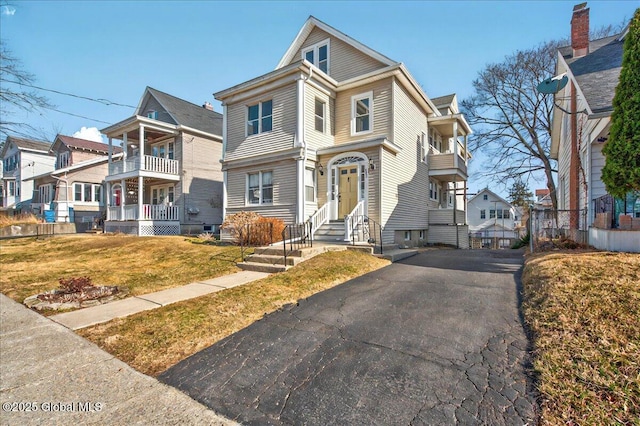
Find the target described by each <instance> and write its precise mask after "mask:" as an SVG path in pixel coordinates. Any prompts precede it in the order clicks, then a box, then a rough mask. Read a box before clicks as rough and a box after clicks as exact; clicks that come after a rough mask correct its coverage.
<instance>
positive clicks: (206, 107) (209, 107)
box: [202, 102, 213, 111]
mask: <svg viewBox="0 0 640 426" xmlns="http://www.w3.org/2000/svg"><path fill="white" fill-rule="evenodd" d="M202 108H204V109H208V110H209V111H213V105H212V104H211V102H205V103H204V104H203V105H202Z"/></svg>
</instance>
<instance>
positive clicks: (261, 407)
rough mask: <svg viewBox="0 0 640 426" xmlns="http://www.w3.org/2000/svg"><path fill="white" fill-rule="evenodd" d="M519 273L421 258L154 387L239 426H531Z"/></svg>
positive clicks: (348, 286) (316, 302)
mask: <svg viewBox="0 0 640 426" xmlns="http://www.w3.org/2000/svg"><path fill="white" fill-rule="evenodd" d="M522 264H523V258H522V251H514V250H506V251H489V250H455V251H453V250H436V251H426V252H423V253H420V254H418V255H417V256H414V257H412V258H409V259H406V260H404V261H402V262H398V263H394V264H392V265H389V266H388V267H385V268H383V269H380V270H378V271H374V272H372V273H369V274H367V275H364V276H361V277H359V278H356V279H354V280H351V281H349V282H347V283H345V284H343V285H340V286H338V287H335V288H333V289H330V290H327V291H324V292H322V293H319V294H316V295H314V296H312V297H310V298H308V299H304V300H300V301H299V302H298V303H297V304H295V305H289V306H286V307H284V308H283V309H280V310H279V311H277V312H274V313H272V314H269V315H266V316H265V317H264V318H263V319H262V320H260V321H258V322H256V323H254V324H252V325H251V326H249V327H247V328H245V329H243V330H241V331H239V332H238V333H236V334H234V335H232V336H229V337H228V338H226V339H224V340H222V341H220V342H219V343H217V344H215V345H213V346H210V347H209V348H206V349H204V350H202V351H201V352H199V353H197V354H195V355H193V356H191V357H189V358H187V359H185V360H184V361H182V362H180V363H178V364H177V365H175V366H173V367H172V368H170V369H169V370H167V371H165V372H164V373H162V374H161V375H160V377H159V379H160V380H161V381H162V382H164V383H166V384H169V385H172V386H175V387H177V388H178V389H180V390H182V391H183V392H185V393H187V394H188V395H189V396H191V397H192V398H194V399H195V400H197V401H199V402H201V403H202V404H204V405H206V406H208V407H210V408H212V409H213V410H215V411H216V412H218V413H220V414H223V415H225V416H227V417H229V418H231V419H234V420H237V421H239V422H241V423H243V424H274V425H280V424H284V425H288V424H296V425H297V424H308V425H320V424H322V425H326V424H386V425H396V424H397V425H434V424H438V425H442V424H464V425H468V424H469V425H473V424H491V425H525V424H527V425H532V424H535V423H536V411H537V407H536V402H535V400H536V399H535V397H536V395H535V394H534V392H533V386H532V379H531V376H530V363H529V354H528V349H529V343H528V340H527V337H526V334H525V332H524V330H523V327H522V323H521V318H520V313H519V297H518V294H519V283H520V274H521V270H522Z"/></svg>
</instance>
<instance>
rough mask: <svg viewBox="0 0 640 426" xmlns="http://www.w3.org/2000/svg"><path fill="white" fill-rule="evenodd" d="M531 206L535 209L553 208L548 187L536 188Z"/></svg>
mask: <svg viewBox="0 0 640 426" xmlns="http://www.w3.org/2000/svg"><path fill="white" fill-rule="evenodd" d="M533 208H534V209H537V210H550V209H552V208H553V201H551V191H549V189H547V188H544V189H536V199H535V201H534V203H533Z"/></svg>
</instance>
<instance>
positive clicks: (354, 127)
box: [351, 92, 373, 135]
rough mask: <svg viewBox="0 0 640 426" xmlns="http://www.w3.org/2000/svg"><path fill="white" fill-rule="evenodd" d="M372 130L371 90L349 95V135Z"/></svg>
mask: <svg viewBox="0 0 640 426" xmlns="http://www.w3.org/2000/svg"><path fill="white" fill-rule="evenodd" d="M371 131H373V92H368V93H363V94H361V95H356V96H352V97H351V135H357V134H361V133H369V132H371Z"/></svg>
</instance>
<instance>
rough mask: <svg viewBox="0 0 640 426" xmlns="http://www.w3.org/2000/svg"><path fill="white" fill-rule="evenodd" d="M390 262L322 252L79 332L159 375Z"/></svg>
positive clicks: (360, 254) (134, 363)
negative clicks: (278, 313) (283, 310)
mask: <svg viewBox="0 0 640 426" xmlns="http://www.w3.org/2000/svg"><path fill="white" fill-rule="evenodd" d="M388 264H389V261H387V260H383V259H379V258H376V257H374V256H371V255H368V254H364V253H361V252H357V251H351V250H346V251H339V252H328V253H323V254H321V255H318V256H316V257H314V258H312V259H310V260H307V261H305V262H303V263H301V264H299V265H297V266H295V267H293V268H291V269H289V270H287V271H286V272H283V273H280V274H274V275H271V276H269V277H267V278H264V279H262V280H259V281H255V282H252V283H249V284H246V285H243V286H240V287H234V288H230V289H227V290H223V291H220V292H217V293H213V294H211V295H207V296H203V297H200V298H197V299H192V300H188V301H184V302H179V303H175V304H172V305H168V306H164V307H162V308H158V309H154V310H152V311H145V312H141V313H139V314H135V315H132V316H130V317H127V318H121V319H115V320H113V321H110V322H108V323H105V324H99V325H96V326H93V327H89V328H86V329H83V330H78V331H77V332H78V334H80V335H81V336H83V337H85V338H87V339H89V340H91V341H93V342H94V343H96V344H97V345H98V346H100V347H102V348H103V349H104V350H106V351H107V352H109V353H111V354H113V355H115V356H116V357H117V358H119V359H121V360H123V361H124V362H126V363H127V364H129V365H131V366H132V367H134V368H135V369H137V370H138V371H141V372H143V373H145V374H149V375H152V376H156V375H158V374H160V373H161V372H162V371H164V370H166V369H167V368H169V367H171V366H172V365H174V364H176V363H178V362H179V361H181V360H183V359H185V358H187V357H188V356H190V355H192V354H194V353H196V352H198V351H200V350H201V349H204V348H206V347H208V346H210V345H212V344H214V343H216V342H217V341H219V340H221V339H223V338H225V337H227V336H229V335H231V334H233V333H235V332H237V331H239V330H241V329H242V328H244V327H247V326H249V325H250V324H251V323H253V322H255V321H257V320H259V319H260V318H262V317H263V316H264V315H265V314H267V313H270V312H273V311H275V310H277V309H278V308H280V307H282V306H284V305H286V304H288V303H295V302H296V301H297V300H300V299H304V298H306V297H309V296H311V295H313V294H315V293H318V292H320V291H322V290H325V289H328V288H331V287H334V286H336V285H338V284H340V283H343V282H345V281H347V280H349V279H351V278H355V277H357V276H360V275H363V274H365V273H367V272H370V271H373V270H375V269H378V268H381V267H383V266H386V265H388Z"/></svg>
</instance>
